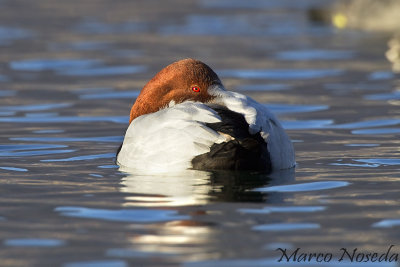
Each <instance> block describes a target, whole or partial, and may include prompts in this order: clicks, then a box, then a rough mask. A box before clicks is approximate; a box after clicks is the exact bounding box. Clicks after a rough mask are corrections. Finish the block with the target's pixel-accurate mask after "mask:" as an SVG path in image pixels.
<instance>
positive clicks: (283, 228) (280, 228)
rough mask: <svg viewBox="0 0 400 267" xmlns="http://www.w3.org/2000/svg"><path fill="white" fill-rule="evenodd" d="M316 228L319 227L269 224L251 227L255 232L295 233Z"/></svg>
mask: <svg viewBox="0 0 400 267" xmlns="http://www.w3.org/2000/svg"><path fill="white" fill-rule="evenodd" d="M318 228H321V226H320V225H319V224H317V223H271V224H262V225H256V226H253V227H252V229H253V230H256V231H296V230H307V229H318Z"/></svg>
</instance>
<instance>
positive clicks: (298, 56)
mask: <svg viewBox="0 0 400 267" xmlns="http://www.w3.org/2000/svg"><path fill="white" fill-rule="evenodd" d="M354 56H355V53H354V52H353V51H343V50H322V49H311V50H295V51H282V52H278V53H277V54H276V58H277V59H279V60H295V61H303V60H339V59H350V58H353V57H354Z"/></svg>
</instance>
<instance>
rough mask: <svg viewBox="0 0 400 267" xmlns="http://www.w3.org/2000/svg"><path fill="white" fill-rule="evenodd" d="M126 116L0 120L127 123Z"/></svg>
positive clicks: (1, 120) (1, 119) (17, 121)
mask: <svg viewBox="0 0 400 267" xmlns="http://www.w3.org/2000/svg"><path fill="white" fill-rule="evenodd" d="M128 121H129V117H128V116H108V117H107V116H98V117H90V116H87V117H84V116H82V117H80V116H57V117H33V118H32V117H8V118H7V117H5V118H0V122H13V123H66V122H70V123H78V122H114V123H122V124H127V123H128Z"/></svg>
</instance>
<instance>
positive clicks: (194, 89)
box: [192, 86, 200, 93]
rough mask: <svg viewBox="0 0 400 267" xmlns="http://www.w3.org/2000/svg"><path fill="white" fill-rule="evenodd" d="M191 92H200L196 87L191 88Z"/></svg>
mask: <svg viewBox="0 0 400 267" xmlns="http://www.w3.org/2000/svg"><path fill="white" fill-rule="evenodd" d="M192 91H193V92H196V93H198V92H200V88H199V87H198V86H193V87H192Z"/></svg>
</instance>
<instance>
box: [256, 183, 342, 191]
mask: <svg viewBox="0 0 400 267" xmlns="http://www.w3.org/2000/svg"><path fill="white" fill-rule="evenodd" d="M348 185H350V183H349V182H344V181H322V182H310V183H301V184H290V185H276V186H270V187H262V188H256V189H253V190H252V191H256V192H305V191H316V190H326V189H333V188H338V187H344V186H348Z"/></svg>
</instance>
